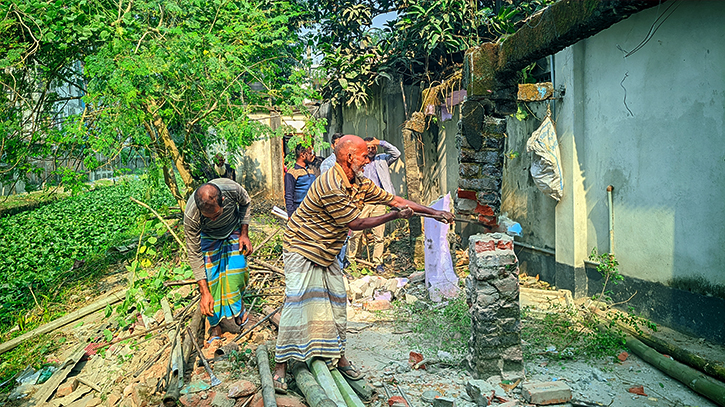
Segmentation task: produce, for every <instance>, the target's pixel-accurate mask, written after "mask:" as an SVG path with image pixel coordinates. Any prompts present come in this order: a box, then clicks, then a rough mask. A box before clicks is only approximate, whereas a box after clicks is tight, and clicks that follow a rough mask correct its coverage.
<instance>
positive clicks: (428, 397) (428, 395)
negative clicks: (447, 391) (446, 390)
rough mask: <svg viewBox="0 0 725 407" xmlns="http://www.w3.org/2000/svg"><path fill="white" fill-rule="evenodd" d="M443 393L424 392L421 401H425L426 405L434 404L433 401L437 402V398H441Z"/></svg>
mask: <svg viewBox="0 0 725 407" xmlns="http://www.w3.org/2000/svg"><path fill="white" fill-rule="evenodd" d="M440 396H441V393H440V392H439V391H437V390H426V391H424V392H423V395H421V396H420V399H421V400H423V402H425V403H431V404H432V403H433V400H435V398H436V397H440Z"/></svg>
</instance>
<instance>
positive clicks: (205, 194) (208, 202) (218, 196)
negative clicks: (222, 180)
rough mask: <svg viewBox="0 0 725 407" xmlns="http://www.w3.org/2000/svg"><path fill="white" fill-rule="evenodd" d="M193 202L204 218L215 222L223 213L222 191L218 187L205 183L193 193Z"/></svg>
mask: <svg viewBox="0 0 725 407" xmlns="http://www.w3.org/2000/svg"><path fill="white" fill-rule="evenodd" d="M194 202H195V203H196V207H197V208H199V212H201V215H202V216H204V217H205V218H209V219H210V220H216V219H217V218H218V217H219V216H220V215H221V214H222V212H223V208H222V191H221V189H219V187H218V186H216V185H214V184H211V183H206V184H203V185H202V186H200V187H199V189H197V190H196V192H194Z"/></svg>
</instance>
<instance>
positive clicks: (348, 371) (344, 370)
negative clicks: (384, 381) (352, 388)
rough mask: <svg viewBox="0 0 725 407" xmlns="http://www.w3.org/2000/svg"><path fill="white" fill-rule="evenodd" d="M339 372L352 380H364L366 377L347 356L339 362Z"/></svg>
mask: <svg viewBox="0 0 725 407" xmlns="http://www.w3.org/2000/svg"><path fill="white" fill-rule="evenodd" d="M337 370H338V371H339V372H340V373H341V374H342V375H343V376H345V377H347V378H348V379H350V380H358V379H362V378H363V377H364V376H365V375H364V374H362V372H361V371H360V370H358V369H357V368H356V367H355V365H353V364H352V362H350V361H349V360H347V358H346V357H345V356H342V357H341V358H340V360H339V361H338V362H337Z"/></svg>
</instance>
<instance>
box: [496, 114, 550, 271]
mask: <svg viewBox="0 0 725 407" xmlns="http://www.w3.org/2000/svg"><path fill="white" fill-rule="evenodd" d="M550 103H551V101H546V102H528V103H524V102H520V103H519V106H521V108H522V109H524V110H525V111H526V112H527V114H528V116H527V118H526V119H523V120H518V119H516V118H515V117H509V118H508V119H507V120H506V134H507V136H508V137H506V141H505V144H504V152H505V158H504V165H503V179H502V188H501V193H502V197H501V214H505V215H507V216H508V217H509V218H511V219H512V220H514V221H516V222H519V223H520V224H521V228H522V229H523V236H521V237H517V238H516V242H523V243H526V244H528V245H531V246H534V247H537V248H543V249H547V250H554V248H555V247H556V216H555V211H556V203H557V202H556V201H555V200H554V199H552V198H550V197H548V196H546V195H544V194H543V193H542V192H541V191H539V189H538V188H537V187H536V185H535V184H534V179H533V178H532V177H531V172H530V171H529V169H530V168H531V162H532V158H533V153H527V152H526V141H527V140H528V139H529V137H531V133H533V132H534V131H535V130H536V129H537V128H538V127H539V125H541V121H542V120H543V119H544V118H545V117H546V106H547V104H550ZM515 250H516V255H517V256H518V257H519V268H520V270H521V272H522V273H527V274H528V275H532V276H535V275H537V274H538V275H540V277H541V278H542V279H544V280H546V281H552V282H553V281H554V278H555V264H554V261H555V259H554V257H553V256H552V255H551V254H549V253H546V252H543V251H539V250H531V249H527V248H523V247H522V246H517V247H516V248H515Z"/></svg>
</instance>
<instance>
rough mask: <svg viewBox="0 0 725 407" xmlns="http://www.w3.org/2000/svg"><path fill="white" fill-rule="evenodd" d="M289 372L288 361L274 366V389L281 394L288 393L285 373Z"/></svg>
mask: <svg viewBox="0 0 725 407" xmlns="http://www.w3.org/2000/svg"><path fill="white" fill-rule="evenodd" d="M286 374H287V363H277V364H275V366H274V377H273V378H272V383H273V384H274V391H275V392H276V393H279V394H287V380H286V379H285V375H286Z"/></svg>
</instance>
